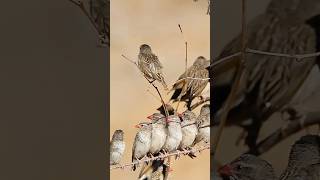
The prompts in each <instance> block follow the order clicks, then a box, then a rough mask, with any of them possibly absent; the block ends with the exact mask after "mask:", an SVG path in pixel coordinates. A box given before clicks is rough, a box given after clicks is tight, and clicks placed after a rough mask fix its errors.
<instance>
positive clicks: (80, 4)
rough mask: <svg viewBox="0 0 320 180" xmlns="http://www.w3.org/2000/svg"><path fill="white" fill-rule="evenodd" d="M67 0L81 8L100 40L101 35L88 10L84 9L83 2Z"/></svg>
mask: <svg viewBox="0 0 320 180" xmlns="http://www.w3.org/2000/svg"><path fill="white" fill-rule="evenodd" d="M69 1H70V2H72V3H73V4H75V5H77V6H78V7H79V8H80V9H81V11H82V12H83V13H84V14H85V15H86V16H87V18H88V19H89V20H90V23H91V24H92V26H93V27H94V29H95V31H96V33H97V35H98V38H99V39H100V40H101V38H102V37H101V34H100V31H99V28H98V26H97V24H96V23H95V21H94V19H93V18H92V17H91V16H90V14H89V13H88V11H87V10H86V9H85V7H84V5H83V2H82V1H79V0H69Z"/></svg>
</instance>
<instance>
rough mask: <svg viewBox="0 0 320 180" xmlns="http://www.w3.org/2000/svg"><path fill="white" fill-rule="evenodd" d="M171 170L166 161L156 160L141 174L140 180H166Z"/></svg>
mask: <svg viewBox="0 0 320 180" xmlns="http://www.w3.org/2000/svg"><path fill="white" fill-rule="evenodd" d="M169 169H170V168H169V167H168V166H167V165H166V164H165V163H164V160H155V161H153V162H152V164H150V165H149V166H148V167H147V168H146V169H145V170H144V171H142V172H141V173H140V175H139V180H166V179H167V178H168V173H169Z"/></svg>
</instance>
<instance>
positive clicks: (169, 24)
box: [110, 0, 210, 180]
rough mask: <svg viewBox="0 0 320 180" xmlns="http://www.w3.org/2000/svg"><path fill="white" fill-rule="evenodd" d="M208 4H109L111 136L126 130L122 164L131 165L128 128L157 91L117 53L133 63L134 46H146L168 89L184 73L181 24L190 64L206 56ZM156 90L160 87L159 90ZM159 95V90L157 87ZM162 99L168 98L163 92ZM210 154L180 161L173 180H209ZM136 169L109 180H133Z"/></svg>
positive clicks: (127, 0) (187, 0)
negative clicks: (159, 62) (150, 50)
mask: <svg viewBox="0 0 320 180" xmlns="http://www.w3.org/2000/svg"><path fill="white" fill-rule="evenodd" d="M206 11H207V0H200V1H199V2H193V0H135V1H131V0H116V1H111V34H110V36H111V48H110V53H111V58H110V61H111V63H110V64H111V72H110V73H111V74H110V77H111V79H110V84H111V94H110V97H111V102H110V104H111V107H110V108H111V109H110V112H111V115H110V116H111V117H110V127H111V129H110V133H111V135H112V133H113V132H114V131H115V130H116V129H123V130H124V132H125V142H126V151H125V156H124V158H123V161H122V163H127V162H131V149H132V142H133V139H134V136H135V133H136V129H135V128H134V127H133V126H134V125H135V124H137V123H138V122H141V121H145V120H146V117H147V116H148V115H150V114H152V113H153V112H155V109H156V108H158V107H159V106H160V101H159V100H158V99H156V98H155V97H154V96H152V95H151V94H150V93H148V92H147V90H148V89H149V90H150V91H151V92H152V93H153V94H154V95H156V92H155V91H154V89H153V88H152V87H150V86H149V84H148V83H147V82H146V80H145V79H144V78H143V77H142V76H141V75H140V73H139V71H138V69H137V68H136V67H135V66H134V65H133V64H131V63H130V62H128V61H126V60H124V59H123V58H122V57H121V54H124V55H126V56H127V57H129V58H130V59H132V60H136V59H137V55H138V52H139V46H140V45H141V44H143V43H147V44H149V45H151V47H152V49H153V51H154V53H155V54H156V55H158V57H159V59H160V61H161V62H162V64H163V66H164V70H163V72H164V74H165V79H166V81H167V83H168V84H169V85H170V86H171V85H172V83H173V82H174V81H175V80H177V78H178V76H179V75H180V74H182V73H183V71H184V60H185V47H184V39H183V36H182V35H181V33H180V30H179V28H178V24H181V25H182V28H183V31H184V36H185V39H186V40H187V41H188V45H189V47H188V59H189V65H190V64H191V63H193V60H194V59H195V58H196V57H197V56H200V55H202V56H205V57H206V58H209V56H210V49H209V48H210V22H209V21H210V17H209V16H208V15H206ZM160 89H161V87H160ZM161 91H162V89H161ZM162 94H163V96H165V97H164V99H165V101H167V100H168V98H169V96H168V95H165V93H164V92H163V91H162ZM209 165H210V162H209V151H204V152H202V153H201V154H200V155H199V156H198V158H197V159H195V160H191V159H190V158H187V157H182V158H181V159H179V160H177V161H175V162H174V164H173V170H174V171H173V173H172V175H171V177H172V179H185V180H187V179H201V180H205V179H209V175H210V174H209V173H210V172H209V169H210V167H209ZM138 173H139V170H137V171H136V172H132V171H129V170H112V171H111V179H117V180H128V179H137V177H138Z"/></svg>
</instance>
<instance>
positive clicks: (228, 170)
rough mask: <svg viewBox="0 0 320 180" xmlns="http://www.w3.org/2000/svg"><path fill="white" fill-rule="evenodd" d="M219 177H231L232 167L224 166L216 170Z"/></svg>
mask: <svg viewBox="0 0 320 180" xmlns="http://www.w3.org/2000/svg"><path fill="white" fill-rule="evenodd" d="M218 172H219V174H220V175H223V176H231V175H232V167H231V166H230V165H225V166H223V167H221V168H220V169H219V170H218Z"/></svg>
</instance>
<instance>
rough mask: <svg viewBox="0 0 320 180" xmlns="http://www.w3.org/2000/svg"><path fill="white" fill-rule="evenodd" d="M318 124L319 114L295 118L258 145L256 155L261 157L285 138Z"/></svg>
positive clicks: (319, 120)
mask: <svg viewBox="0 0 320 180" xmlns="http://www.w3.org/2000/svg"><path fill="white" fill-rule="evenodd" d="M319 123H320V112H311V113H308V114H306V115H305V116H303V117H297V118H296V119H295V120H291V121H290V123H289V124H288V125H287V126H286V127H283V128H279V129H278V130H276V131H275V132H274V133H272V134H271V135H269V136H268V137H267V138H265V139H264V140H262V141H261V142H260V143H258V145H257V151H258V152H257V155H261V154H263V153H265V152H267V151H269V150H270V149H271V148H272V147H274V146H275V145H276V144H278V143H279V142H281V141H283V140H284V139H286V138H287V137H289V136H291V135H293V134H295V133H297V132H299V131H300V130H302V129H304V128H306V127H308V126H312V125H315V124H319ZM247 153H250V151H248V152H247Z"/></svg>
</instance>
